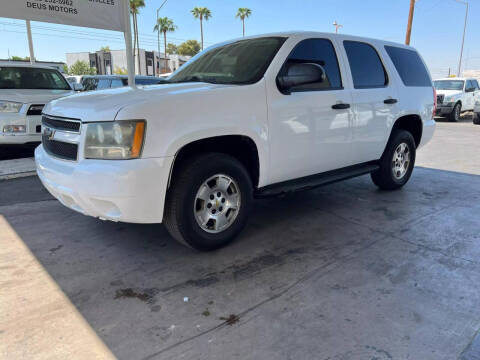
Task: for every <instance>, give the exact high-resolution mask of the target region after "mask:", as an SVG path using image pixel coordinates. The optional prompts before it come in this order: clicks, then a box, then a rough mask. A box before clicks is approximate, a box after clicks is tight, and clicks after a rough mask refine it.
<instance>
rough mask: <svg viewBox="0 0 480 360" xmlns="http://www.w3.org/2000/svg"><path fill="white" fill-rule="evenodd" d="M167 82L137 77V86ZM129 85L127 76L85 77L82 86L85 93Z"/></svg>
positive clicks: (151, 77) (159, 79)
mask: <svg viewBox="0 0 480 360" xmlns="http://www.w3.org/2000/svg"><path fill="white" fill-rule="evenodd" d="M165 82H166V80H165V79H164V78H158V77H154V76H135V84H136V85H155V84H163V83H165ZM127 85H128V76H126V75H84V76H83V77H82V86H83V90H84V91H92V90H103V89H111V88H117V87H123V86H127Z"/></svg>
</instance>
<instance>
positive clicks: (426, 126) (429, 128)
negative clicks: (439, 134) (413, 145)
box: [418, 119, 436, 148]
mask: <svg viewBox="0 0 480 360" xmlns="http://www.w3.org/2000/svg"><path fill="white" fill-rule="evenodd" d="M435 126H436V123H435V120H433V119H430V120H428V121H424V122H423V131H422V140H421V141H420V145H419V146H418V148H421V147H422V146H423V145H425V144H426V143H428V142H429V141H430V140H432V137H433V133H434V132H435Z"/></svg>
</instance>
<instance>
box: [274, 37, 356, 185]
mask: <svg viewBox="0 0 480 360" xmlns="http://www.w3.org/2000/svg"><path fill="white" fill-rule="evenodd" d="M302 62H303V63H315V64H318V65H321V66H322V67H323V69H324V71H325V75H326V79H324V80H323V81H322V82H319V83H312V84H305V85H299V86H296V87H293V88H290V89H289V91H288V93H286V92H282V91H280V90H279V89H278V87H275V88H274V89H272V90H271V91H270V94H269V97H268V106H269V132H270V146H271V147H270V169H269V174H270V182H271V183H277V182H282V181H286V180H291V179H296V178H301V177H304V176H308V175H313V174H318V173H322V172H325V171H329V170H334V169H338V168H342V167H346V166H348V165H351V152H350V149H351V139H352V119H353V116H352V110H351V108H350V104H351V102H352V96H351V91H350V90H346V89H344V80H343V79H345V77H344V76H343V74H344V69H343V68H341V67H340V66H339V61H338V58H337V51H336V49H335V42H334V41H333V40H332V39H330V38H328V37H325V38H312V39H305V40H301V41H300V42H299V43H297V44H296V46H295V47H294V48H293V50H292V51H291V53H290V55H289V56H288V58H287V60H286V62H285V63H284V65H283V67H282V69H281V70H280V73H279V74H282V73H284V72H285V67H287V66H288V65H289V64H291V63H302Z"/></svg>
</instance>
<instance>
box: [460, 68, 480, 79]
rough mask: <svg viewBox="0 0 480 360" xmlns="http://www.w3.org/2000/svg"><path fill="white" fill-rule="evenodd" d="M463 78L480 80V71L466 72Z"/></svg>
mask: <svg viewBox="0 0 480 360" xmlns="http://www.w3.org/2000/svg"><path fill="white" fill-rule="evenodd" d="M463 77H469V78H475V79H480V70H464V71H463Z"/></svg>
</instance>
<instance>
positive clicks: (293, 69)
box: [278, 63, 326, 92]
mask: <svg viewBox="0 0 480 360" xmlns="http://www.w3.org/2000/svg"><path fill="white" fill-rule="evenodd" d="M325 80H326V76H325V70H324V69H323V67H322V66H321V65H318V64H314V63H292V64H290V65H288V68H287V71H286V74H284V75H281V76H279V77H278V86H279V88H280V89H281V90H282V91H286V92H288V91H289V90H290V89H291V88H293V87H295V86H299V85H305V84H312V83H322V82H324V81H325Z"/></svg>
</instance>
